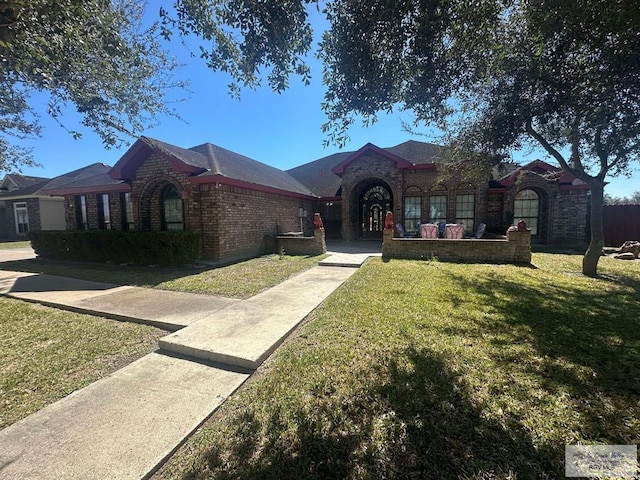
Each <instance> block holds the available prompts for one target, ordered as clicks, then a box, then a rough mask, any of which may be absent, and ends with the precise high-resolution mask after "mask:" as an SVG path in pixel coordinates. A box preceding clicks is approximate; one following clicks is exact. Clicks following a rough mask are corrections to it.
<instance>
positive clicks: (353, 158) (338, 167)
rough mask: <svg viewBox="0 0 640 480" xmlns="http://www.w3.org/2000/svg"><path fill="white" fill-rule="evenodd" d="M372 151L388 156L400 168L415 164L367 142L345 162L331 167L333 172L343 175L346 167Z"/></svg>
mask: <svg viewBox="0 0 640 480" xmlns="http://www.w3.org/2000/svg"><path fill="white" fill-rule="evenodd" d="M372 153H377V154H378V155H381V156H383V157H385V158H388V159H389V160H391V161H393V162H395V164H396V166H397V167H398V168H409V167H412V166H413V164H412V163H411V162H408V161H407V160H405V159H404V158H402V157H399V156H398V155H396V154H395V153H392V152H390V151H389V150H384V149H382V148H380V147H378V146H376V145H374V144H373V143H367V144H366V145H365V146H364V147H362V148H361V149H360V150H358V151H356V152H353V153H352V154H351V155H349V156H348V157H347V158H346V159H345V160H344V161H343V162H341V163H339V164H338V165H336V166H335V167H333V168H332V169H331V171H332V172H333V173H335V174H336V175H340V176H342V174H343V173H344V171H345V169H346V168H347V167H348V166H349V165H351V164H352V163H353V162H355V161H356V160H358V159H360V158H362V157H364V156H366V155H370V154H372Z"/></svg>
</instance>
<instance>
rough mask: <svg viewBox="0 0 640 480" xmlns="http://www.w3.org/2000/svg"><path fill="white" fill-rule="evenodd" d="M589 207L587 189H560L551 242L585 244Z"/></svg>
mask: <svg viewBox="0 0 640 480" xmlns="http://www.w3.org/2000/svg"><path fill="white" fill-rule="evenodd" d="M588 208H589V205H588V197H587V192H586V191H585V190H560V191H559V192H558V195H557V197H556V206H555V209H554V212H553V214H554V216H553V220H552V224H553V230H552V236H551V242H552V243H554V244H565V245H581V244H584V242H585V238H586V228H587V210H588Z"/></svg>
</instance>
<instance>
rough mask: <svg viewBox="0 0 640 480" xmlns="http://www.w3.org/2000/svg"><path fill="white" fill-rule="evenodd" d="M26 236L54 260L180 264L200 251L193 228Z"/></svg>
mask: <svg viewBox="0 0 640 480" xmlns="http://www.w3.org/2000/svg"><path fill="white" fill-rule="evenodd" d="M29 238H30V240H31V246H32V247H33V249H34V251H35V252H36V253H37V254H38V255H39V256H41V257H42V258H51V259H57V260H73V261H81V262H107V263H116V264H123V263H129V264H135V265H162V266H179V265H185V264H190V263H194V262H195V261H196V259H197V258H198V257H199V255H200V236H199V234H198V233H195V232H121V231H118V230H89V231H40V232H31V233H30V234H29Z"/></svg>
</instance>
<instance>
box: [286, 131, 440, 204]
mask: <svg viewBox="0 0 640 480" xmlns="http://www.w3.org/2000/svg"><path fill="white" fill-rule="evenodd" d="M441 148H442V147H440V146H439V145H434V144H433V143H426V142H417V141H415V140H409V141H406V142H404V143H401V144H399V145H396V146H394V147H388V148H383V150H386V151H387V152H389V153H392V154H394V155H397V156H398V157H401V158H403V159H405V160H406V161H408V162H409V163H412V164H414V165H422V164H425V163H437V162H438V161H441V160H440V159H439V158H438V153H439V152H440V149H441ZM353 153H355V152H340V153H334V154H333V155H329V156H328V157H323V158H320V159H318V160H315V161H313V162H309V163H306V164H304V165H300V166H299V167H295V168H292V169H290V170H287V173H289V174H290V175H291V176H292V177H295V178H297V179H298V180H299V181H300V182H302V183H303V184H305V185H306V186H307V187H309V188H310V189H311V191H312V192H313V193H315V194H316V195H318V196H320V197H336V196H339V190H340V186H341V185H342V179H341V178H340V177H339V176H338V175H336V174H335V173H333V172H332V170H333V168H335V167H336V166H338V165H340V164H341V163H342V162H344V161H345V160H346V159H347V158H349V156H350V155H352V154H353Z"/></svg>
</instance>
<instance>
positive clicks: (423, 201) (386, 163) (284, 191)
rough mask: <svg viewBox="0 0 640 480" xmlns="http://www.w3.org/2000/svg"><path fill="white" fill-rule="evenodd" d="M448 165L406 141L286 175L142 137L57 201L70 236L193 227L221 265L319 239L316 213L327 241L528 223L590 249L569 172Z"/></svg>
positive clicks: (430, 149)
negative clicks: (447, 169)
mask: <svg viewBox="0 0 640 480" xmlns="http://www.w3.org/2000/svg"><path fill="white" fill-rule="evenodd" d="M441 162H442V160H441V159H440V147H439V146H437V145H434V144H430V143H424V142H417V141H408V142H404V143H402V144H400V145H396V146H394V147H390V148H380V147H377V146H375V145H372V144H367V145H365V146H363V147H362V148H361V149H359V150H358V151H356V152H341V153H337V154H333V155H329V156H327V157H324V158H321V159H318V160H316V161H313V162H310V163H306V164H304V165H301V166H299V167H296V168H293V169H291V170H288V171H282V170H279V169H277V168H274V167H271V166H269V165H266V164H264V163H261V162H258V161H256V160H253V159H250V158H248V157H245V156H243V155H240V154H237V153H234V152H231V151H229V150H226V149H224V148H221V147H218V146H216V145H212V144H210V143H206V144H203V145H198V146H196V147H192V148H188V149H185V148H181V147H177V146H174V145H171V144H168V143H164V142H161V141H158V140H154V139H151V138H148V137H140V138H139V139H138V140H137V141H136V142H135V143H134V145H133V146H132V147H131V148H130V149H129V150H128V151H127V152H126V153H125V154H124V156H123V157H122V158H121V159H120V160H119V161H118V162H117V163H116V165H115V166H114V167H113V168H112V169H111V170H110V171H109V172H104V171H101V172H99V173H97V174H96V175H94V176H85V177H83V178H80V179H77V180H76V181H73V182H67V183H65V184H64V185H61V186H58V187H54V188H50V189H49V190H48V193H49V194H51V195H57V196H63V197H64V206H65V212H66V225H67V228H68V229H71V230H74V229H77V230H82V229H119V230H183V229H184V230H192V231H196V232H199V233H200V234H201V239H202V255H203V257H204V258H208V259H212V260H216V261H223V260H231V259H236V258H242V257H250V256H255V255H258V254H260V253H262V252H263V251H264V249H265V242H266V239H267V238H268V237H272V236H275V235H278V234H282V233H285V232H291V231H299V230H300V227H301V225H302V229H303V230H304V232H305V234H307V235H310V234H311V233H312V230H313V224H312V216H313V213H314V212H320V213H321V215H322V218H323V220H324V226H325V229H326V234H327V237H329V238H331V237H333V238H343V239H344V240H347V241H353V240H358V239H377V238H380V239H381V238H382V231H383V228H384V216H385V213H386V211H392V212H393V214H394V218H396V219H397V221H399V222H401V223H403V224H404V226H405V229H406V230H408V231H415V230H416V229H417V227H418V225H419V224H420V223H421V222H436V223H437V222H441V221H445V222H455V223H464V224H465V227H466V229H467V231H469V232H472V231H473V230H474V229H475V228H476V227H477V225H478V223H480V222H483V223H486V224H487V229H488V230H494V231H499V232H501V233H504V230H506V227H507V226H508V225H510V224H511V223H512V222H514V221H517V220H518V219H524V220H526V221H527V223H528V224H529V225H530V227H531V228H532V238H533V239H534V241H536V242H540V243H553V244H558V243H562V244H582V243H583V242H584V237H585V227H586V213H587V208H588V194H589V190H588V187H587V186H586V185H584V184H583V183H582V182H580V181H579V180H577V179H575V178H573V177H571V176H569V175H567V174H565V173H563V172H562V171H561V170H560V169H557V168H554V167H552V166H551V165H548V164H546V163H544V162H541V161H534V162H531V163H529V164H527V165H524V166H520V167H518V168H515V169H511V171H508V173H507V174H505V175H503V176H502V177H498V178H489V176H487V178H475V179H473V180H471V181H469V180H468V179H462V178H460V177H456V176H455V175H453V176H448V177H446V178H447V179H446V180H444V181H443V180H442V178H441V177H440V176H439V175H438V169H439V164H440V163H441ZM301 214H303V218H302V221H301Z"/></svg>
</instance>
